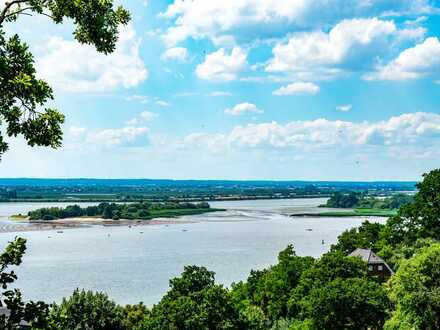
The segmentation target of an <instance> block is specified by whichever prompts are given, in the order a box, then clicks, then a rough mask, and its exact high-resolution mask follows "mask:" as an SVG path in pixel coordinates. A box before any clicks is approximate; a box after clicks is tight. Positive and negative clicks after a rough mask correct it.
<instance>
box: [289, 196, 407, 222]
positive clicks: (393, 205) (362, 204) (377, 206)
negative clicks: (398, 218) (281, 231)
mask: <svg viewBox="0 0 440 330" xmlns="http://www.w3.org/2000/svg"><path fill="white" fill-rule="evenodd" d="M413 200H414V197H413V196H412V195H408V194H402V193H399V194H395V195H392V196H389V197H376V196H371V195H369V194H366V193H356V192H347V193H341V192H337V193H335V194H333V195H332V196H331V197H330V198H329V200H328V201H327V203H326V204H323V205H320V207H323V208H337V209H348V210H341V211H325V212H319V213H313V214H310V213H304V214H294V215H292V216H318V217H359V216H370V217H392V216H395V215H397V210H398V209H399V208H401V207H403V206H405V205H407V204H409V203H411V202H413Z"/></svg>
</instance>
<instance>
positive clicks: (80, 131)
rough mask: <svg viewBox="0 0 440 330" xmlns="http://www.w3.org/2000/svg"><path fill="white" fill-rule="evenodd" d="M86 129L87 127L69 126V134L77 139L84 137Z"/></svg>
mask: <svg viewBox="0 0 440 330" xmlns="http://www.w3.org/2000/svg"><path fill="white" fill-rule="evenodd" d="M86 131H87V129H86V128H85V127H76V126H71V127H69V134H70V135H71V136H72V137H73V138H75V139H77V138H80V137H82V136H83V135H84V134H85V133H86Z"/></svg>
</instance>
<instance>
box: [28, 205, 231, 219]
mask: <svg viewBox="0 0 440 330" xmlns="http://www.w3.org/2000/svg"><path fill="white" fill-rule="evenodd" d="M216 211H223V210H222V209H213V208H211V207H210V205H209V204H208V203H207V202H200V203H186V202H185V203H182V202H181V203H176V202H163V203H150V202H139V203H125V204H117V203H100V204H98V205H96V206H87V207H80V206H79V205H69V206H67V207H65V208H61V207H50V208H40V209H37V210H35V211H30V212H29V213H28V219H29V220H30V221H52V220H59V219H74V218H96V219H107V220H115V221H117V220H151V219H154V218H174V217H178V216H184V215H194V214H203V213H207V212H216Z"/></svg>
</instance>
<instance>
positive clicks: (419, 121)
mask: <svg viewBox="0 0 440 330" xmlns="http://www.w3.org/2000/svg"><path fill="white" fill-rule="evenodd" d="M199 137H200V136H199ZM439 137H440V115H438V114H434V113H424V112H416V113H409V114H403V115H400V116H396V117H391V118H390V119H388V120H386V121H379V122H360V123H356V122H349V121H340V120H335V121H332V120H328V119H316V120H311V121H293V122H289V123H287V124H284V125H283V124H279V123H276V122H271V123H261V124H248V125H246V126H236V127H234V128H233V129H232V130H231V131H230V132H229V133H225V134H213V135H212V138H214V139H215V141H217V142H216V143H219V144H220V145H226V146H228V147H230V148H271V149H297V150H304V151H310V150H315V149H328V148H340V147H355V148H362V147H368V146H376V147H399V146H402V145H403V146H405V148H407V147H409V146H411V145H412V146H417V147H421V146H423V145H432V143H433V141H438V138H439ZM203 138H204V139H207V140H209V139H210V138H211V134H204V135H203ZM186 141H187V142H188V141H189V140H186ZM198 143H201V142H200V138H199V139H198ZM356 150H360V149H356Z"/></svg>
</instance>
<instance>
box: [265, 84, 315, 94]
mask: <svg viewBox="0 0 440 330" xmlns="http://www.w3.org/2000/svg"><path fill="white" fill-rule="evenodd" d="M318 92H319V86H318V85H315V84H314V83H310V82H296V83H292V84H289V85H287V86H283V87H281V88H280V89H277V90H276V91H274V92H273V95H278V96H281V95H301V94H309V95H315V94H317V93H318Z"/></svg>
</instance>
